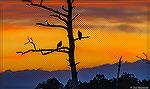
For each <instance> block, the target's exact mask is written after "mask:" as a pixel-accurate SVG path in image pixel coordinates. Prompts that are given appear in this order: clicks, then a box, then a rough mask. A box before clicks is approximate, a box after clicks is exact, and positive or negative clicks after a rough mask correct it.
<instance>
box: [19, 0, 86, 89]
mask: <svg viewBox="0 0 150 89" xmlns="http://www.w3.org/2000/svg"><path fill="white" fill-rule="evenodd" d="M22 1H24V2H27V3H28V4H27V5H29V6H34V7H40V8H42V9H44V10H47V11H49V12H52V13H53V14H51V15H49V16H50V17H53V18H57V19H59V20H60V21H62V22H63V23H64V25H56V24H50V23H49V22H48V20H46V21H45V22H44V23H36V24H37V25H40V26H46V27H57V28H62V29H64V30H65V31H67V36H68V40H69V47H65V46H62V42H60V43H59V47H57V48H54V49H43V48H42V49H41V48H39V49H38V48H36V44H35V43H34V42H33V40H32V38H28V42H27V43H25V45H26V44H32V45H33V47H34V49H30V50H27V51H24V52H22V51H20V52H17V53H19V54H22V55H23V54H26V53H29V52H40V53H41V54H42V55H47V54H50V53H54V52H63V53H66V54H68V57H69V59H68V60H67V61H68V62H69V66H70V68H71V74H72V80H73V82H74V88H73V89H78V78H77V70H76V65H77V64H78V63H79V62H78V63H76V62H75V56H74V51H75V41H77V40H81V39H84V38H89V36H86V37H84V36H82V34H80V36H79V33H78V38H74V35H73V20H75V19H76V18H77V17H78V16H79V14H76V15H75V16H73V9H74V6H73V2H74V0H66V3H67V6H61V9H62V10H63V12H61V11H60V10H55V9H54V8H51V7H48V6H45V5H43V0H40V3H39V4H37V3H34V2H33V1H32V0H22ZM78 32H79V31H78ZM57 46H58V44H57Z"/></svg>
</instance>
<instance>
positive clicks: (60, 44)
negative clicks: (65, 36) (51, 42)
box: [57, 41, 62, 49]
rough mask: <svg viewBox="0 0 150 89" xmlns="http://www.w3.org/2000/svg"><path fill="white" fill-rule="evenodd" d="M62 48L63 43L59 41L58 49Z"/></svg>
mask: <svg viewBox="0 0 150 89" xmlns="http://www.w3.org/2000/svg"><path fill="white" fill-rule="evenodd" d="M61 46H62V41H59V43H58V44H57V49H58V48H59V47H61Z"/></svg>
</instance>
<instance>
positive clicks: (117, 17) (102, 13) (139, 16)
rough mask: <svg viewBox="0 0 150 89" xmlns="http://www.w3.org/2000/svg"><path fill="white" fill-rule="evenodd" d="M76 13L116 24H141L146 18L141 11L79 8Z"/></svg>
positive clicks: (144, 12) (144, 11)
mask: <svg viewBox="0 0 150 89" xmlns="http://www.w3.org/2000/svg"><path fill="white" fill-rule="evenodd" d="M78 11H79V13H80V14H81V16H84V17H93V18H104V19H107V20H109V21H118V22H120V21H121V22H137V23H138V22H143V21H145V20H146V16H147V12H146V10H143V9H141V10H140V9H125V8H79V9H78Z"/></svg>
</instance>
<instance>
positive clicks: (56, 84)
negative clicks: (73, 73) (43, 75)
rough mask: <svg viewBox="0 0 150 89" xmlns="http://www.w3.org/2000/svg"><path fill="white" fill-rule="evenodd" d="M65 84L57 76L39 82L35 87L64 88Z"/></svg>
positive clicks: (46, 88)
mask: <svg viewBox="0 0 150 89" xmlns="http://www.w3.org/2000/svg"><path fill="white" fill-rule="evenodd" d="M63 88H64V86H63V84H62V83H60V82H59V81H58V80H57V79H56V78H50V79H48V80H47V81H46V82H42V83H39V84H38V85H37V86H36V88H35V89H63Z"/></svg>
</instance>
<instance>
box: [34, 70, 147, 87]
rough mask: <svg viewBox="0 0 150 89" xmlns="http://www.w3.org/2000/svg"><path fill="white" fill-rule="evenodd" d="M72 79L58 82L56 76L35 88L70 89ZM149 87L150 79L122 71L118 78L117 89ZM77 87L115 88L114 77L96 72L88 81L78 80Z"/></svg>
mask: <svg viewBox="0 0 150 89" xmlns="http://www.w3.org/2000/svg"><path fill="white" fill-rule="evenodd" d="M73 87H74V85H73V81H72V80H68V82H67V84H66V85H63V84H62V83H60V82H59V81H58V80H57V79H56V78H50V79H48V80H47V81H44V82H42V83H39V84H38V85H37V86H36V88H35V89H72V88H73ZM141 88H142V89H143V88H144V89H149V88H150V80H145V79H144V80H139V79H137V78H136V77H135V76H134V75H133V74H129V73H126V72H125V73H123V74H122V75H121V76H120V77H119V79H118V88H117V89H141ZM79 89H116V78H112V79H107V78H106V77H105V76H104V75H101V74H97V75H96V76H95V77H94V78H93V79H92V80H90V81H89V82H86V81H85V82H81V81H79Z"/></svg>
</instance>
